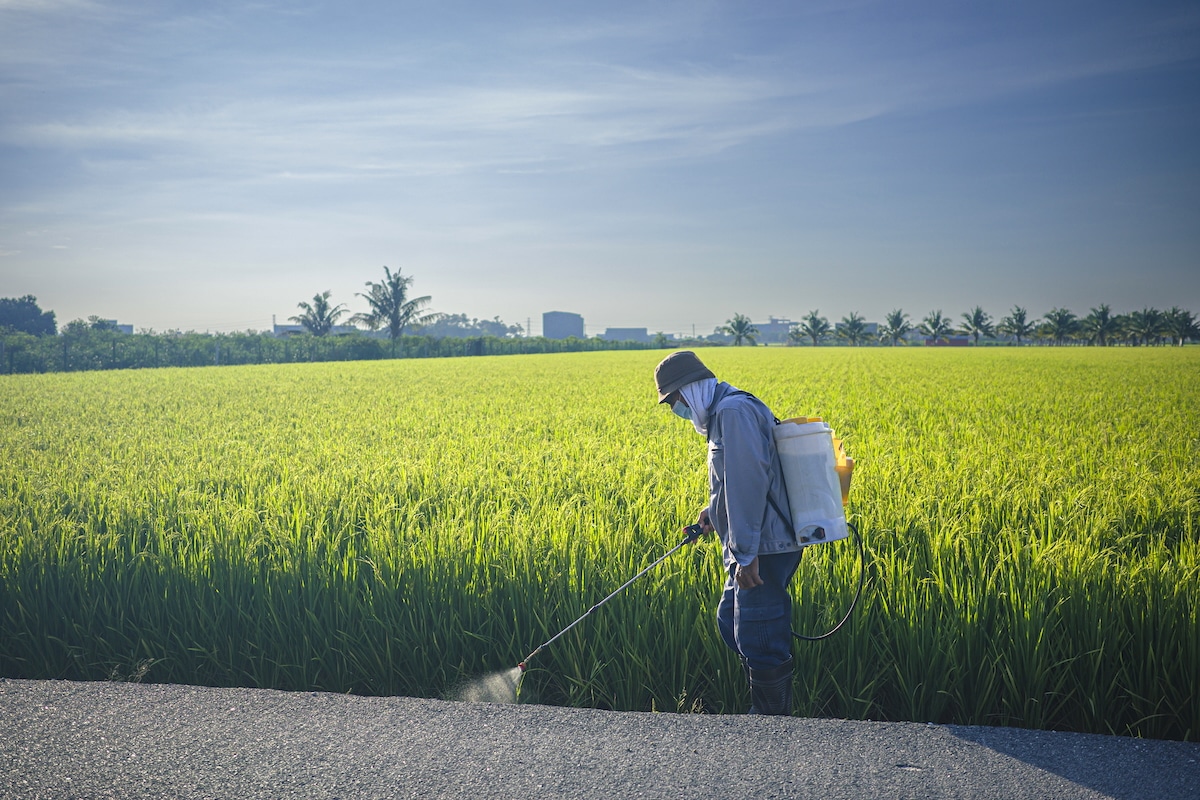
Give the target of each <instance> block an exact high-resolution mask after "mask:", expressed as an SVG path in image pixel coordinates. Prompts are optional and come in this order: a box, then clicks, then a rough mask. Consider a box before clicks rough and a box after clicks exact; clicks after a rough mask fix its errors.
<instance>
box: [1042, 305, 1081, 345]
mask: <svg viewBox="0 0 1200 800" xmlns="http://www.w3.org/2000/svg"><path fill="white" fill-rule="evenodd" d="M1045 319H1046V323H1045V325H1044V327H1045V331H1044V332H1045V335H1046V337H1047V338H1049V339H1051V340H1053V341H1054V343H1055V344H1066V342H1067V340H1068V339H1071V338H1074V336H1075V334H1076V333H1078V332H1079V319H1078V318H1077V317H1076V316H1075V315H1074V314H1073V313H1071V312H1070V311H1068V310H1067V309H1065V308H1052V309H1050V311H1049V312H1047V313H1046V317H1045Z"/></svg>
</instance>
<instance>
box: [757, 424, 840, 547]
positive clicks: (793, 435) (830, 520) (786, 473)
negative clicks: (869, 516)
mask: <svg viewBox="0 0 1200 800" xmlns="http://www.w3.org/2000/svg"><path fill="white" fill-rule="evenodd" d="M775 447H776V449H777V450H778V451H779V461H780V463H781V465H782V466H783V480H784V484H785V485H786V486H787V496H788V504H789V505H790V506H791V507H792V529H793V530H794V531H796V537H797V538H798V539H799V541H800V544H805V545H808V544H820V543H822V542H834V541H837V540H838V539H845V538H846V537H847V536H849V535H850V530H849V528H848V527H847V526H846V514H845V511H844V510H843V508H842V487H841V482H840V480H839V478H838V473H837V470H836V466H837V457H836V455H835V454H834V450H833V430H832V429H831V428H830V427H829V426H828V425H826V424H825V423H824V422H819V421H817V422H790V421H785V422H781V423H779V424H778V425H776V426H775Z"/></svg>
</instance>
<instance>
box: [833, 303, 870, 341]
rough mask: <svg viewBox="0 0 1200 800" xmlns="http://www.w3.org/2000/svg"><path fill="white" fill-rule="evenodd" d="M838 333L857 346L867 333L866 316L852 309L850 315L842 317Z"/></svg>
mask: <svg viewBox="0 0 1200 800" xmlns="http://www.w3.org/2000/svg"><path fill="white" fill-rule="evenodd" d="M837 335H838V336H839V337H841V338H842V339H845V340H846V341H847V342H849V343H850V344H851V345H852V346H857V345H858V344H859V343H861V342H862V340H863V339H864V338H865V337H866V335H867V324H866V318H865V317H862V316H860V315H859V314H858V312H857V311H851V312H850V316H848V317H842V321H841V323H840V324H839V325H838V327H837Z"/></svg>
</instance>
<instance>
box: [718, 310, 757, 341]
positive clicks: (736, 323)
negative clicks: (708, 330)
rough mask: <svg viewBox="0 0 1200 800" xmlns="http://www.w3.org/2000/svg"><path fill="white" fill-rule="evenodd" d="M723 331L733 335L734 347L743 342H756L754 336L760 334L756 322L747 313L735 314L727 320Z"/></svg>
mask: <svg viewBox="0 0 1200 800" xmlns="http://www.w3.org/2000/svg"><path fill="white" fill-rule="evenodd" d="M721 332H722V333H727V334H729V335H730V336H732V337H733V345H734V347H740V346H741V344H742V342H749V343H750V344H754V337H755V336H758V328H756V327H754V323H752V322H751V321H750V318H749V317H747V316H746V315H745V314H734V315H733V319H727V320H725V326H724V327H723V328H721Z"/></svg>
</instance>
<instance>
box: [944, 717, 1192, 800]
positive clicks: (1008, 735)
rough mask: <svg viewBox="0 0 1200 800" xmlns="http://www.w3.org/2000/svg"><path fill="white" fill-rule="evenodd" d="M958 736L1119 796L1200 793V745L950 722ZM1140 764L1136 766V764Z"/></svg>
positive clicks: (1135, 799)
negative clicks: (1060, 733) (1067, 736)
mask: <svg viewBox="0 0 1200 800" xmlns="http://www.w3.org/2000/svg"><path fill="white" fill-rule="evenodd" d="M946 730H948V731H950V732H951V733H952V734H953V735H955V736H957V737H958V738H960V739H962V740H964V741H968V742H972V743H974V744H978V745H982V746H983V747H986V748H988V749H989V750H992V751H994V752H997V753H1000V754H1003V755H1006V756H1009V757H1010V758H1015V759H1017V760H1019V761H1022V762H1024V763H1026V764H1028V765H1030V766H1033V767H1036V768H1038V769H1041V770H1044V771H1046V772H1049V773H1052V774H1055V775H1058V776H1059V777H1061V778H1065V779H1066V780H1068V781H1071V782H1072V783H1074V784H1077V785H1079V786H1083V787H1086V788H1088V789H1092V790H1094V791H1096V792H1099V793H1101V794H1103V795H1107V796H1109V797H1113V798H1115V800H1144V798H1148V797H1155V798H1200V747H1197V745H1196V744H1195V743H1194V742H1191V743H1189V742H1164V741H1159V740H1154V741H1153V742H1149V741H1148V740H1145V739H1131V738H1127V737H1120V736H1097V735H1092V734H1072V735H1071V736H1070V737H1069V738H1067V739H1064V738H1063V737H1062V736H1060V735H1058V734H1055V733H1054V732H1051V731H1030V730H1026V729H1023V728H977V727H965V726H957V725H947V726H946ZM1135 766H1136V769H1134V767H1135Z"/></svg>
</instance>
